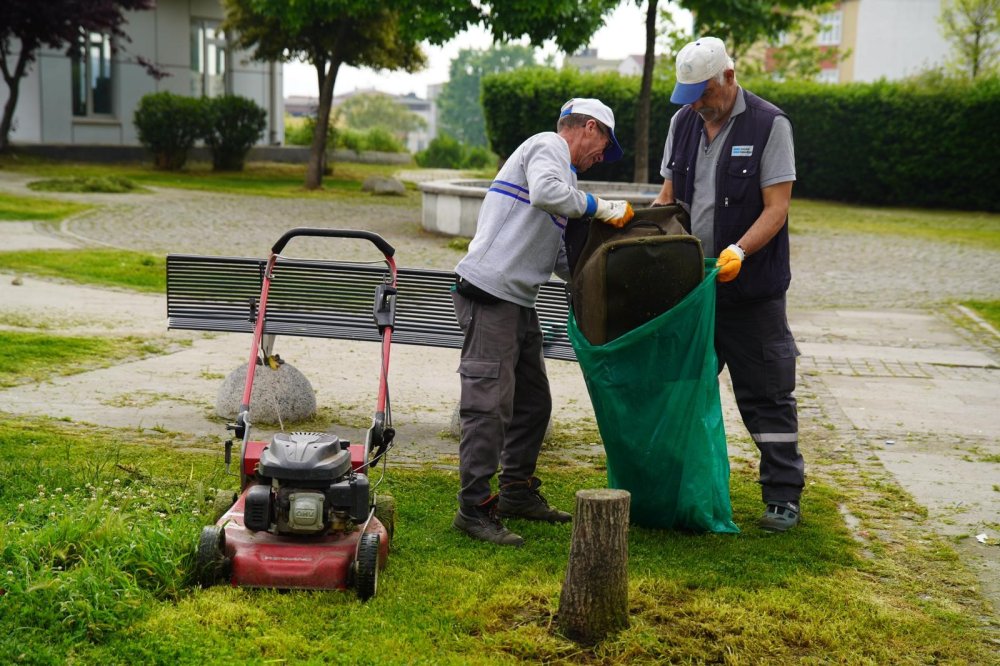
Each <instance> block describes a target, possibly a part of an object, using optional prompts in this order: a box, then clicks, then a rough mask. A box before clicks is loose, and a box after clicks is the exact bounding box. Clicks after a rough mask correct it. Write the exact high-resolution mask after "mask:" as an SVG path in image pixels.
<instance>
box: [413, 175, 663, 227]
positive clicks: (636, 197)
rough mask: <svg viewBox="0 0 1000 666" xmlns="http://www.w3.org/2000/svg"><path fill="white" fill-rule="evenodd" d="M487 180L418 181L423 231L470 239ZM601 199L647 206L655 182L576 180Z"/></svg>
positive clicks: (656, 191)
mask: <svg viewBox="0 0 1000 666" xmlns="http://www.w3.org/2000/svg"><path fill="white" fill-rule="evenodd" d="M492 182H493V181H490V180H468V179H464V180H434V181H430V182H427V183H420V184H419V185H418V187H419V188H420V191H421V192H422V193H423V215H422V225H423V228H424V229H426V230H427V231H433V232H436V233H440V234H447V235H449V236H465V237H467V238H472V237H473V236H474V235H475V234H476V220H477V219H478V218H479V208H480V206H482V204H483V197H484V196H486V191H487V190H488V189H489V187H490V183H492ZM577 187H579V188H580V189H581V190H583V191H584V192H590V193H592V194H593V195H594V196H597V197H600V198H602V199H626V200H628V201H629V202H631V203H632V205H633V206H648V205H649V204H650V203H651V202H652V201H653V199H655V198H656V195H657V194H659V192H660V187H661V186H660V185H657V184H655V183H612V182H606V181H596V180H590V181H586V180H585V181H580V182H579V183H578V185H577Z"/></svg>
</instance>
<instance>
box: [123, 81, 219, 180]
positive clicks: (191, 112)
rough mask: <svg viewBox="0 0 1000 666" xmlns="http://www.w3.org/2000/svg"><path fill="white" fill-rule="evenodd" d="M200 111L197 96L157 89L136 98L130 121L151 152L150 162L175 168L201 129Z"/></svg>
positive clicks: (201, 111)
mask: <svg viewBox="0 0 1000 666" xmlns="http://www.w3.org/2000/svg"><path fill="white" fill-rule="evenodd" d="M203 115H204V114H203V106H202V100H201V99H198V98H194V97H185V96H183V95H175V94H173V93H169V92H158V93H152V94H149V95H144V96H143V98H142V99H140V100H139V105H138V106H137V107H136V109H135V114H134V115H133V117H132V122H133V123H135V127H136V130H137V131H138V134H139V142H140V143H142V145H143V146H145V147H146V148H147V149H148V150H149V151H150V152H151V153H152V154H153V165H154V166H155V167H156V168H157V169H164V170H167V171H176V170H178V169H180V168H181V167H183V166H184V163H185V162H187V155H188V151H189V150H191V146H193V145H194V142H195V141H197V140H198V137H200V136H201V135H202V133H203V132H204V120H203Z"/></svg>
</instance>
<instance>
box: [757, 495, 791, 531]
mask: <svg viewBox="0 0 1000 666" xmlns="http://www.w3.org/2000/svg"><path fill="white" fill-rule="evenodd" d="M800 513H801V512H800V511H799V505H798V504H797V503H795V502H771V503H769V504H768V505H767V509H766V510H765V511H764V515H763V516H761V518H760V520H758V521H757V525H758V526H760V528H761V529H762V530H766V531H768V532H786V531H788V530H790V529H792V528H793V527H795V526H796V525H798V524H799V514H800Z"/></svg>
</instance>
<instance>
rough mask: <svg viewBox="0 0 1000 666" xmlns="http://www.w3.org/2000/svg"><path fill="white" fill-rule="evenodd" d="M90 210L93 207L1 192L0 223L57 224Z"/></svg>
mask: <svg viewBox="0 0 1000 666" xmlns="http://www.w3.org/2000/svg"><path fill="white" fill-rule="evenodd" d="M89 208H91V206H88V205H86V204H80V203H73V202H71V201H61V200H58V199H46V198H45V197H26V196H21V195H19V194H8V193H6V192H0V222H4V221H10V220H18V221H35V220H40V221H48V222H55V221H59V220H62V219H63V218H66V217H69V216H70V215H75V214H76V213H80V212H82V211H85V210H88V209H89Z"/></svg>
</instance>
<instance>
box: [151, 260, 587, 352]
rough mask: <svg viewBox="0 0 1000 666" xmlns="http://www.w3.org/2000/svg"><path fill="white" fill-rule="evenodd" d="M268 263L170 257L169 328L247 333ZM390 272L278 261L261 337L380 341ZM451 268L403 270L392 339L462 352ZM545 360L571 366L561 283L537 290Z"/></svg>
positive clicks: (371, 267)
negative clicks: (376, 305)
mask: <svg viewBox="0 0 1000 666" xmlns="http://www.w3.org/2000/svg"><path fill="white" fill-rule="evenodd" d="M266 264H267V261H266V260H265V259H249V258H240V257H205V256H196V255H182V254H171V255H168V256H167V318H168V324H167V325H168V327H169V328H171V329H183V330H196V331H227V332H236V333H252V332H253V327H254V323H255V321H256V317H257V309H256V303H257V301H258V299H259V297H260V290H261V285H262V282H263V271H264V267H265V266H266ZM387 272H388V271H387V269H386V267H385V266H384V265H381V264H354V263H343V262H332V261H313V260H304V259H284V258H281V257H279V258H278V260H277V263H276V265H275V271H274V277H273V278H272V279H271V288H270V292H269V295H268V302H267V312H266V319H265V321H264V334H265V335H269V336H274V335H295V336H304V337H314V338H336V339H344V340H371V341H378V340H379V339H380V338H379V332H378V328H377V327H376V326H375V323H374V318H373V314H372V305H373V299H374V295H375V289H376V287H377V286H378V285H379V284H382V283H383V281H384V279H385V276H386V274H387ZM454 279H455V275H454V273H452V272H451V271H440V270H426V269H419V268H400V269H398V272H397V286H398V295H397V297H396V318H395V326H394V329H393V334H392V341H393V342H396V343H401V344H409V345H424V346H431V347H451V348H461V346H462V331H461V329H460V328H459V326H458V322H457V321H455V313H454V308H453V307H452V301H451V291H450V288H451V285H452V284H453V283H454ZM536 310H537V311H538V318H539V321H540V322H541V326H542V331H543V333H544V335H545V344H544V347H543V349H544V353H545V356H546V357H547V358H552V359H559V360H564V361H575V360H576V354H575V353H574V352H573V347H572V345H571V344H570V341H569V337H568V336H567V331H566V321H567V314H568V303H567V297H566V289H565V284H564V283H562V282H558V281H552V282H548V283H547V284H544V285H542V288H541V290H540V291H539V294H538V302H537V304H536Z"/></svg>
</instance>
